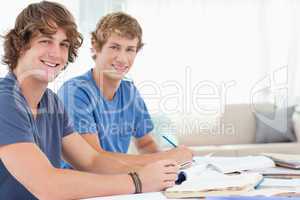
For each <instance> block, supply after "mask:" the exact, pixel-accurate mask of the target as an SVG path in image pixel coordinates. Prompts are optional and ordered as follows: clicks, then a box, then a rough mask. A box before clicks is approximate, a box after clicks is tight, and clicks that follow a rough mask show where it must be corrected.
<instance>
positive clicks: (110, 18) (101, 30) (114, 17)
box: [91, 12, 144, 52]
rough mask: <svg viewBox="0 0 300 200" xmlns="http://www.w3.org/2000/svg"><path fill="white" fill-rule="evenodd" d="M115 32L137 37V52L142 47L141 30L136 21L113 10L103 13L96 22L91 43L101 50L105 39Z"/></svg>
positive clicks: (132, 37) (131, 37)
mask: <svg viewBox="0 0 300 200" xmlns="http://www.w3.org/2000/svg"><path fill="white" fill-rule="evenodd" d="M112 33H115V34H117V35H119V36H122V37H126V38H128V39H134V38H138V45H137V52H138V51H139V50H140V49H141V48H142V47H143V45H144V44H143V42H142V35H143V31H142V28H141V26H140V24H139V23H138V21H137V20H136V19H135V18H133V17H132V16H130V15H128V14H126V13H123V12H114V13H110V14H107V15H105V16H104V17H102V18H101V19H100V20H99V22H98V23H97V26H96V30H95V31H93V32H92V33H91V35H92V38H91V42H92V45H93V46H94V45H95V48H96V50H98V51H101V49H102V47H103V45H104V44H105V42H107V39H108V38H109V37H110V36H111V34H112Z"/></svg>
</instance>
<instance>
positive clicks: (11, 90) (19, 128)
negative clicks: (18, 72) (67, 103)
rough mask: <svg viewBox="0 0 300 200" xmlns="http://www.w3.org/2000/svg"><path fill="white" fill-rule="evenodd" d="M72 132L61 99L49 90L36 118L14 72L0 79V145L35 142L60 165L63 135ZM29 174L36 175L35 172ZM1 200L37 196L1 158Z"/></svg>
mask: <svg viewBox="0 0 300 200" xmlns="http://www.w3.org/2000/svg"><path fill="white" fill-rule="evenodd" d="M73 132H74V131H73V128H72V125H71V124H70V123H69V121H68V116H67V114H66V112H65V111H64V108H63V106H62V104H61V102H60V101H59V100H58V98H57V96H56V94H54V93H53V92H52V91H51V90H50V89H47V90H46V92H45V93H44V95H43V97H42V99H41V101H40V103H39V105H38V112H37V116H36V118H34V117H33V115H32V112H31V111H30V109H29V106H28V104H27V101H26V99H25V97H24V96H23V95H22V93H21V91H20V88H19V85H18V82H17V80H16V77H15V76H14V74H12V73H8V74H7V76H6V77H5V78H1V79H0V146H4V145H8V144H14V143H20V142H29V143H35V144H36V145H37V146H38V147H39V148H40V149H41V151H42V152H43V153H44V154H45V155H46V156H47V158H48V159H49V161H50V162H51V164H52V165H53V166H54V167H56V168H59V167H60V163H61V160H62V158H61V154H62V138H63V137H64V136H67V135H69V134H70V133H73ZM28 173H32V175H34V172H28ZM45 181H47V180H45ZM48 181H49V180H48ZM45 189H46V188H45ZM0 199H10V200H13V199H18V200H19V199H26V200H27V199H36V198H35V197H34V196H33V195H32V194H31V193H30V192H29V191H28V190H27V189H26V188H25V187H24V186H23V185H22V184H20V183H19V182H18V181H17V180H16V179H15V178H14V177H13V176H12V175H11V174H10V173H9V172H8V170H7V169H6V167H5V166H4V164H3V162H2V161H1V160H0Z"/></svg>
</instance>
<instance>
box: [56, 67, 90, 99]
mask: <svg viewBox="0 0 300 200" xmlns="http://www.w3.org/2000/svg"><path fill="white" fill-rule="evenodd" d="M94 90H95V89H94V85H93V79H92V77H91V75H90V71H88V72H86V73H85V74H82V75H80V76H77V77H74V78H72V79H70V80H68V81H66V82H65V83H64V84H63V85H62V86H61V87H60V89H59V90H58V96H59V97H60V98H66V97H76V96H89V95H91V94H92V93H94Z"/></svg>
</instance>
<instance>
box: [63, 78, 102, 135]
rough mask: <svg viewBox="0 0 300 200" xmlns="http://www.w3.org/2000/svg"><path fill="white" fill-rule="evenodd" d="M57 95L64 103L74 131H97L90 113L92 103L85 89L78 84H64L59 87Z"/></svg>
mask: <svg viewBox="0 0 300 200" xmlns="http://www.w3.org/2000/svg"><path fill="white" fill-rule="evenodd" d="M58 96H59V98H60V99H61V101H62V102H63V104H64V108H65V109H66V111H67V115H68V117H69V118H68V119H69V120H70V122H71V124H72V125H73V127H74V129H75V131H77V132H78V133H80V134H84V133H97V128H96V122H95V119H94V118H93V114H92V110H93V106H94V104H93V103H92V102H91V100H90V98H89V96H88V95H87V93H86V91H84V90H83V89H82V88H81V87H79V86H77V87H76V85H71V84H66V85H64V86H62V87H61V88H60V89H59V91H58Z"/></svg>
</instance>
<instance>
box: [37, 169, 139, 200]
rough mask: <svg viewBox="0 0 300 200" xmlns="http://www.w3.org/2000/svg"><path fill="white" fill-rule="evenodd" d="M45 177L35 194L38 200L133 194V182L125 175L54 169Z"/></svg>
mask: <svg viewBox="0 0 300 200" xmlns="http://www.w3.org/2000/svg"><path fill="white" fill-rule="evenodd" d="M47 176H48V177H47V180H45V183H46V185H45V186H43V187H44V188H42V189H41V190H39V191H40V192H38V194H37V196H38V198H40V199H80V198H89V197H95V195H97V196H108V195H116V194H129V193H134V185H133V182H132V180H131V178H130V176H129V175H127V174H123V175H120V174H119V175H97V174H91V173H86V172H79V171H74V170H65V169H54V170H52V172H51V173H49V175H47ZM116 183H122V184H117V185H116Z"/></svg>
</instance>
